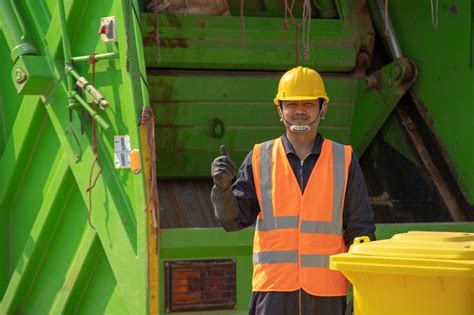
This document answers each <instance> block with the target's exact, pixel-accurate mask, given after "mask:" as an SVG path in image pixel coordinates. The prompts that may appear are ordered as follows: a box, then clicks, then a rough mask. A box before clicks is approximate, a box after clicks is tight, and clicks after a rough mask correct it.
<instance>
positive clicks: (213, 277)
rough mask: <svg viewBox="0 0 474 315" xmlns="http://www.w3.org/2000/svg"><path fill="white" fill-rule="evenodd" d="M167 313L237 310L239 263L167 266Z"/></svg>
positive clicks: (169, 263) (173, 263) (193, 262)
mask: <svg viewBox="0 0 474 315" xmlns="http://www.w3.org/2000/svg"><path fill="white" fill-rule="evenodd" d="M165 276H166V285H165V299H166V312H177V311H202V310H223V309H234V308H235V306H236V276H235V259H221V260H187V261H167V262H165Z"/></svg>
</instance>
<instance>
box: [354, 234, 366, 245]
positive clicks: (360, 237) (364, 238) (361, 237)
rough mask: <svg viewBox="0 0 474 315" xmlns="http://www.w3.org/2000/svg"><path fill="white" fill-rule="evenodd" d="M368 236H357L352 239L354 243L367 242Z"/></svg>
mask: <svg viewBox="0 0 474 315" xmlns="http://www.w3.org/2000/svg"><path fill="white" fill-rule="evenodd" d="M369 242H370V238H369V237H368V236H359V237H356V238H355V239H354V244H362V243H369Z"/></svg>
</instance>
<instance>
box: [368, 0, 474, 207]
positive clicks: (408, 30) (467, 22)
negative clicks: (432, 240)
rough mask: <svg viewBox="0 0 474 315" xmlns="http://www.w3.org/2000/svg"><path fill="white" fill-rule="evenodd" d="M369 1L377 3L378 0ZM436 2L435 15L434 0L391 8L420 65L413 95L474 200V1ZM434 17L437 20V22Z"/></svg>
mask: <svg viewBox="0 0 474 315" xmlns="http://www.w3.org/2000/svg"><path fill="white" fill-rule="evenodd" d="M368 2H369V3H370V7H371V8H373V7H375V1H374V0H370V1H368ZM436 3H438V9H439V12H438V14H433V15H432V13H431V12H432V11H431V6H430V2H429V1H426V2H422V3H418V4H417V5H413V2H412V1H409V0H401V1H397V2H396V3H395V2H393V1H392V2H390V3H389V7H388V12H389V14H390V19H391V21H392V24H393V27H394V30H395V33H396V35H397V37H398V41H399V43H400V48H401V51H402V53H403V55H404V56H405V57H406V58H409V59H411V60H413V61H414V62H415V63H416V66H417V68H418V72H419V76H418V79H417V80H416V82H415V83H414V85H413V88H412V91H411V93H412V96H413V97H414V98H415V99H418V101H417V103H419V108H421V110H422V112H423V111H426V114H427V117H428V120H430V121H431V125H432V128H433V131H434V135H435V136H436V137H437V138H438V140H439V142H440V143H441V145H442V146H443V149H444V150H445V154H446V157H447V159H448V161H449V162H450V163H451V165H452V168H453V170H454V172H455V175H456V177H457V180H458V183H459V186H460V188H461V190H462V192H463V194H464V196H465V198H466V200H467V201H468V202H469V203H470V204H471V205H474V167H473V162H472V157H473V156H474V137H473V135H472V126H473V119H472V117H474V94H473V93H474V92H473V91H474V89H473V82H474V70H473V69H474V68H473V59H474V49H473V47H474V46H473V45H474V44H473V43H474V32H473V23H474V22H473V19H474V18H473V15H472V12H473V10H474V6H473V3H472V1H469V0H463V1H456V2H452V1H447V0H439V1H433V5H435V4H436ZM433 9H434V8H433ZM433 11H434V13H436V10H433ZM432 19H433V22H435V21H436V20H438V26H437V28H435V27H434V26H433V23H432Z"/></svg>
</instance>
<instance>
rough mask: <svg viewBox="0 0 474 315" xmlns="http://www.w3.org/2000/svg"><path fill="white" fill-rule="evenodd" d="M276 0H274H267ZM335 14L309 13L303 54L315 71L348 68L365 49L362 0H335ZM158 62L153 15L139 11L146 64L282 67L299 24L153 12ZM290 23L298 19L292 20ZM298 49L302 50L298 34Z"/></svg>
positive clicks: (369, 40) (368, 47)
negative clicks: (321, 16) (315, 15)
mask: <svg viewBox="0 0 474 315" xmlns="http://www.w3.org/2000/svg"><path fill="white" fill-rule="evenodd" d="M267 2H276V1H267ZM338 9H339V10H340V12H341V16H340V19H312V21H311V32H310V35H309V37H310V42H309V45H310V53H309V58H308V60H303V59H302V57H301V56H299V58H298V59H299V63H300V64H301V65H309V66H313V67H316V68H317V69H318V70H319V71H335V72H348V71H352V70H353V69H354V68H355V66H356V59H357V58H356V57H357V54H358V52H359V51H361V50H363V51H367V52H371V51H372V47H373V41H374V32H373V29H372V24H371V21H370V17H369V15H368V10H367V7H366V4H365V2H364V1H361V0H357V1H347V2H343V1H339V6H338ZM157 20H158V28H157V29H158V31H159V34H160V35H159V37H160V39H159V46H160V57H161V58H160V62H158V57H157V43H156V38H155V36H154V31H155V27H154V16H153V14H150V13H145V14H142V21H143V30H144V31H143V44H144V47H145V59H146V64H147V67H165V68H184V69H191V68H193V69H199V68H202V69H247V70H286V69H288V68H291V67H292V66H293V65H294V64H295V60H296V46H295V38H296V37H298V38H300V39H301V28H299V30H296V29H295V27H294V26H292V25H291V23H290V27H289V29H288V30H285V28H284V27H283V22H284V19H283V18H276V17H273V18H272V17H268V18H262V17H245V19H244V32H243V33H241V19H240V17H238V16H232V17H229V16H206V17H201V16H179V15H158V16H157ZM296 23H301V20H297V21H296ZM297 49H298V53H299V54H301V52H302V45H301V40H300V41H299V42H298V48H297Z"/></svg>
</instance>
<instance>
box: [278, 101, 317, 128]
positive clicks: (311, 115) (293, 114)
mask: <svg viewBox="0 0 474 315" xmlns="http://www.w3.org/2000/svg"><path fill="white" fill-rule="evenodd" d="M319 110H320V105H319V100H311V101H283V102H282V106H281V110H280V109H279V112H280V116H281V115H283V118H284V119H285V120H286V121H287V122H289V123H290V124H291V125H300V126H301V125H309V124H310V123H312V122H313V121H314V120H315V119H316V117H318V114H319Z"/></svg>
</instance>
